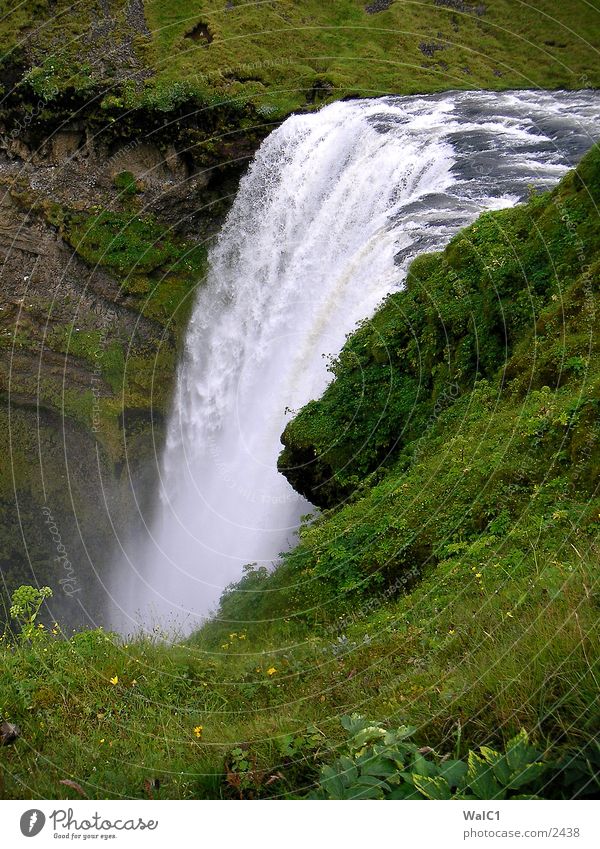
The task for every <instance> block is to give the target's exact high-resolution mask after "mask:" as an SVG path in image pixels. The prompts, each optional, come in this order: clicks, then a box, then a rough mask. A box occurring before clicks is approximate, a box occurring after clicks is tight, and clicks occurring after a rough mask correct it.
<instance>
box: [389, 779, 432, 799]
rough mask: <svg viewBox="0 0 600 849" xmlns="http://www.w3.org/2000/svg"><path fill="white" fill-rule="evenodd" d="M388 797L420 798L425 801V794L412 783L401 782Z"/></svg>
mask: <svg viewBox="0 0 600 849" xmlns="http://www.w3.org/2000/svg"><path fill="white" fill-rule="evenodd" d="M386 798H388V799H419V800H422V801H423V796H422V794H421V793H419V791H418V790H417V788H416V787H413V786H412V784H407V783H404V784H401V785H400V787H396V788H394V790H392V792H391V793H390V795H389V796H387V797H386Z"/></svg>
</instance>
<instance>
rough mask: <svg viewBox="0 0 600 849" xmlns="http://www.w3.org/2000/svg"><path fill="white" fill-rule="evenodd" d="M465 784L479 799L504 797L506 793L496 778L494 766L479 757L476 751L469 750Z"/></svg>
mask: <svg viewBox="0 0 600 849" xmlns="http://www.w3.org/2000/svg"><path fill="white" fill-rule="evenodd" d="M465 784H466V786H467V787H469V788H470V789H471V791H472V793H473V794H474V795H475V796H476V797H477V798H478V799H503V798H504V795H505V793H504V790H503V789H502V788H501V787H500V785H499V784H498V782H497V781H496V779H495V778H494V774H493V772H492V767H491V766H490V765H489V764H487V763H485V761H483V760H481V758H478V757H477V755H476V754H475V752H469V768H468V771H467V776H466V779H465Z"/></svg>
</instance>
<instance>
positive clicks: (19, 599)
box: [10, 585, 52, 643]
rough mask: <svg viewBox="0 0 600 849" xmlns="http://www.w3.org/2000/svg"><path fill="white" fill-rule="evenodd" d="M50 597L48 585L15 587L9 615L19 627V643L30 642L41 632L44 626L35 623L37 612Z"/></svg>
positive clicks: (50, 592)
mask: <svg viewBox="0 0 600 849" xmlns="http://www.w3.org/2000/svg"><path fill="white" fill-rule="evenodd" d="M51 597H52V590H51V589H50V587H40V588H39V589H36V588H35V587H30V586H27V585H24V586H21V587H19V588H18V589H16V590H15V591H14V593H13V595H12V599H11V602H12V603H11V607H10V617H11V619H14V620H15V622H16V623H17V624H18V626H19V627H20V629H21V631H20V634H19V640H20V642H21V643H26V642H31V641H32V640H34V639H36V638H38V637H39V636H40V635H41V633H42V632H43V628H44V626H43V625H42V624H41V623H40V624H37V625H36V622H37V618H38V615H39V612H40V610H41V608H42V605H43V604H44V602H45V600H46V599H47V598H51Z"/></svg>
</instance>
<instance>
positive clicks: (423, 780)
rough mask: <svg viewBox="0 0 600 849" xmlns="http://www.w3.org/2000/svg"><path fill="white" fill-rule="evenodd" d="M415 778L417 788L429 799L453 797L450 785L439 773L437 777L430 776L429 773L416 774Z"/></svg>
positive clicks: (438, 799)
mask: <svg viewBox="0 0 600 849" xmlns="http://www.w3.org/2000/svg"><path fill="white" fill-rule="evenodd" d="M413 780H414V783H415V787H416V788H417V790H419V791H420V792H421V793H422V794H423V796H425V797H426V798H427V799H433V800H434V801H435V800H437V801H440V800H442V799H451V798H452V793H451V792H450V785H449V784H448V782H447V781H446V779H445V778H442V777H441V776H439V775H438V776H437V778H430V777H429V776H427V775H415V776H414V777H413Z"/></svg>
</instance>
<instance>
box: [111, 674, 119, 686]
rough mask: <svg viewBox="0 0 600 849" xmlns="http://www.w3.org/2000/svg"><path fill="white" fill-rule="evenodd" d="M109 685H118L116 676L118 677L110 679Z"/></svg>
mask: <svg viewBox="0 0 600 849" xmlns="http://www.w3.org/2000/svg"><path fill="white" fill-rule="evenodd" d="M110 683H111V684H118V683H119V676H118V675H115V677H114V678H111V679H110Z"/></svg>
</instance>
